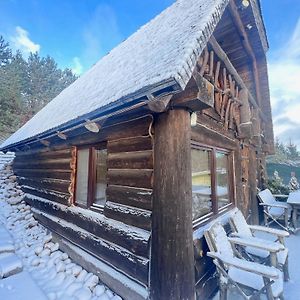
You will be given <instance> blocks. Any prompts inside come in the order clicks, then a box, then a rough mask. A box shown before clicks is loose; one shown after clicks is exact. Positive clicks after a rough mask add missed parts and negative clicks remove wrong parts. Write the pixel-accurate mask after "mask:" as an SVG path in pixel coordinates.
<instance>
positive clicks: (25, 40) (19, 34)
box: [10, 26, 41, 55]
mask: <svg viewBox="0 0 300 300" xmlns="http://www.w3.org/2000/svg"><path fill="white" fill-rule="evenodd" d="M10 40H11V42H12V44H13V46H14V48H15V49H16V50H17V49H19V50H21V52H22V53H23V54H24V55H28V54H29V53H30V52H33V53H35V52H38V51H40V49H41V46H40V45H39V44H36V43H34V42H33V41H32V40H31V39H30V38H29V33H28V31H26V30H25V29H24V28H22V27H20V26H17V27H16V34H15V35H14V36H11V37H10Z"/></svg>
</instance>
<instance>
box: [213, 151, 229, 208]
mask: <svg viewBox="0 0 300 300" xmlns="http://www.w3.org/2000/svg"><path fill="white" fill-rule="evenodd" d="M216 172H217V174H216V181H217V199H218V208H221V207H223V206H225V205H226V204H228V203H229V202H230V199H229V188H228V155H227V154H225V153H222V152H216Z"/></svg>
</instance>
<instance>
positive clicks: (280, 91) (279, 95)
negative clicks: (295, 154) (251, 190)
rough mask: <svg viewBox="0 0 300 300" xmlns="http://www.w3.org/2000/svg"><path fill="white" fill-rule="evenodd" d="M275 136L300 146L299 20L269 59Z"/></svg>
mask: <svg viewBox="0 0 300 300" xmlns="http://www.w3.org/2000/svg"><path fill="white" fill-rule="evenodd" d="M269 79H270V91H271V102H272V111H273V120H274V133H275V136H278V137H279V138H280V139H281V140H282V141H284V142H288V141H289V139H290V138H291V139H292V141H293V142H295V143H297V144H298V145H299V146H300V81H299V80H300V18H299V20H298V22H297V24H296V26H295V29H294V31H293V33H292V35H291V37H290V38H289V40H288V43H287V44H285V45H283V46H282V48H281V49H279V50H278V51H276V52H275V53H273V56H272V57H271V58H270V60H269Z"/></svg>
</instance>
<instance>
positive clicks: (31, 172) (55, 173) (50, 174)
mask: <svg viewBox="0 0 300 300" xmlns="http://www.w3.org/2000/svg"><path fill="white" fill-rule="evenodd" d="M14 172H15V175H17V176H19V177H26V178H52V179H62V180H70V176H71V170H57V169H52V170H50V169H49V170H41V169H26V170H25V169H14Z"/></svg>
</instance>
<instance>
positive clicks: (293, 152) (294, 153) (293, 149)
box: [286, 139, 299, 160]
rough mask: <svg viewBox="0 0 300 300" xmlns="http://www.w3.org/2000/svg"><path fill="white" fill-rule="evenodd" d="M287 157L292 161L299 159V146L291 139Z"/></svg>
mask: <svg viewBox="0 0 300 300" xmlns="http://www.w3.org/2000/svg"><path fill="white" fill-rule="evenodd" d="M286 148H287V157H288V159H290V160H295V159H299V152H298V149H297V145H296V144H294V143H293V142H292V140H291V139H290V141H289V144H288V145H287V147H286Z"/></svg>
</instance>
